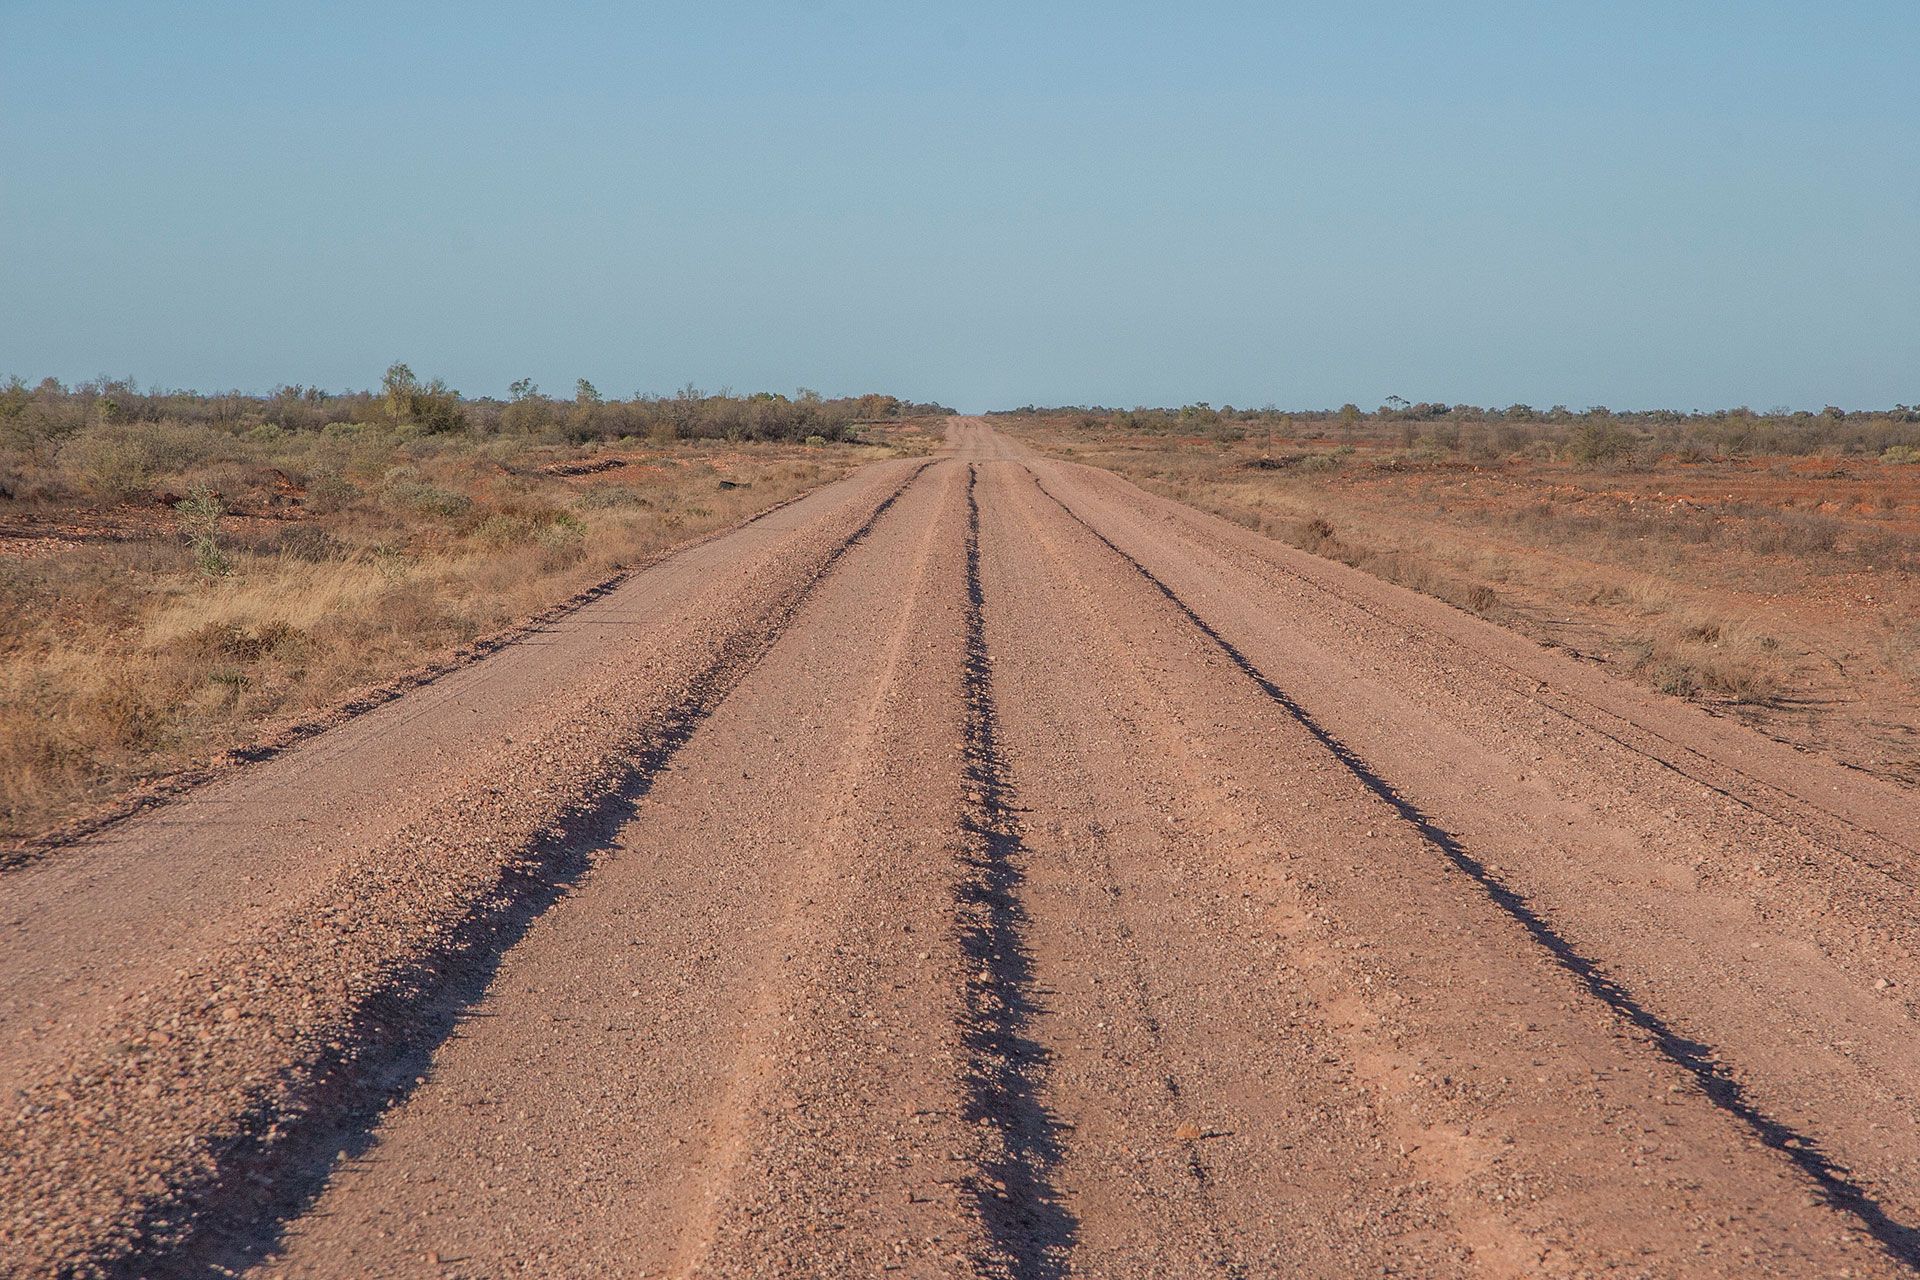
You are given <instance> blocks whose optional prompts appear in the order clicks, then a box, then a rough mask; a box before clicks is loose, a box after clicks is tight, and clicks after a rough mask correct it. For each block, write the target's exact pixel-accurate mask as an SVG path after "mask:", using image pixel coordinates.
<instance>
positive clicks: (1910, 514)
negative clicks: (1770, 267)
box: [996, 415, 1920, 782]
mask: <svg viewBox="0 0 1920 1280" xmlns="http://www.w3.org/2000/svg"><path fill="white" fill-rule="evenodd" d="M1089 416H1090V415H1073V416H1068V415H1059V416H1055V417H1052V418H1031V417H1029V418H1017V417H1016V418H1007V419H1000V420H998V421H997V423H996V425H1000V426H1002V427H1003V428H1007V429H1012V430H1015V431H1016V432H1018V433H1019V434H1021V435H1022V436H1024V437H1025V438H1027V439H1028V440H1029V441H1031V442H1032V443H1034V444H1035V445H1037V446H1039V447H1041V448H1043V449H1046V450H1047V451H1049V452H1052V453H1054V454H1056V455H1058V456H1066V457H1073V458H1075V459H1077V460H1080V461H1083V462H1090V463H1093V464H1095V465H1099V466H1103V467H1108V468H1110V469H1112V470H1115V471H1117V472H1119V473H1121V474H1123V475H1125V476H1127V477H1128V478H1129V479H1132V480H1133V481H1134V482H1136V483H1138V484H1141V485H1142V486H1144V487H1146V488H1148V489H1150V490H1153V491H1155V492H1158V493H1161V494H1164V495H1166V496H1168V497H1171V498H1175V499H1177V500H1179V501H1182V502H1185V503H1188V504H1190V505H1192V506H1196V507H1199V508H1201V509H1203V510H1207V511H1211V512H1214V513H1215V514H1218V515H1220V516H1223V517H1225V518H1227V519H1229V520H1233V521H1234V522H1236V523H1238V524H1241V525H1244V526H1246V527H1248V528H1251V529H1256V530H1259V531H1260V532H1262V533H1265V534H1267V535H1268V536H1270V537H1273V538H1276V539H1278V540H1281V541H1284V542H1288V543H1291V544H1292V545H1294V546H1297V547H1300V548H1302V549H1303V550H1306V551H1309V552H1312V553H1314V554H1316V555H1321V556H1326V557H1328V558H1330V559H1335V560H1339V561H1342V562H1344V563H1347V564H1350V565H1353V566H1354V567H1356V568H1359V569H1361V570H1363V571H1365V572H1368V573H1371V574H1374V575H1375V576H1377V577H1380V578H1383V579H1386V580H1387V581H1390V582H1395V583H1398V584H1400V585H1403V586H1407V587H1410V588H1412V589H1414V590H1417V591H1421V592H1423V593H1425V594H1427V595H1431V596H1435V597H1437V598H1439V599H1442V600H1445V601H1447V602H1448V603H1450V604H1453V605H1455V606H1457V607H1459V608H1462V609H1465V610H1467V611H1469V612H1472V613H1475V614H1478V615H1480V616H1482V617H1485V618H1488V619H1490V620H1492V621H1495V622H1498V623H1501V624H1503V625H1506V626H1509V627H1512V628H1513V629H1515V630H1518V631H1520V632H1522V633H1524V634H1527V635H1530V636H1532V637H1534V638H1536V639H1538V640H1541V641H1543V642H1545V643H1548V644H1552V645H1556V646H1559V647H1562V648H1565V649H1567V650H1569V651H1571V652H1573V653H1575V654H1576V655H1577V656H1579V657H1581V658H1585V659H1590V660H1594V661H1599V662H1604V663H1606V664H1607V665H1609V666H1610V667H1611V668H1613V669H1614V670H1616V671H1618V672H1620V673H1621V674H1624V675H1626V676H1629V677H1631V678H1633V679H1636V680H1639V681H1641V682H1643V683H1645V684H1647V685H1649V686H1651V687H1653V688H1657V689H1659V690H1661V691H1663V692H1666V693H1669V694H1672V695H1675V696H1678V697H1684V698H1688V699H1692V700H1694V701H1697V702H1700V703H1702V704H1705V705H1707V706H1709V707H1712V708H1715V709H1717V710H1720V711H1723V712H1724V713H1727V714H1731V715H1737V716H1739V717H1740V718H1742V719H1744V720H1747V721H1749V722H1751V723H1754V724H1756V725H1758V726H1760V727H1762V728H1764V729H1765V730H1766V731H1768V732H1770V733H1773V734H1775V735H1776V736H1779V737H1782V738H1785V739H1787V740H1789V741H1792V742H1794V743H1796V744H1798V745H1803V746H1807V747H1813V748H1818V749H1821V750H1825V751H1828V752H1830V753H1831V754H1834V755H1836V756H1837V757H1839V758H1841V759H1844V760H1846V761H1847V762H1848V763H1850V764H1855V765H1858V766H1859V767H1862V768H1866V769H1869V770H1872V771H1873V772H1876V773H1880V774H1882V775H1883V776H1888V777H1893V778H1899V779H1903V780H1906V781H1909V782H1915V781H1920V706H1917V703H1920V699H1916V696H1915V695H1916V694H1920V585H1917V580H1920V467H1915V466H1913V465H1912V464H1911V463H1910V462H1908V461H1906V460H1905V458H1904V455H1898V454H1895V455H1891V456H1888V457H1886V458H1884V459H1883V458H1880V457H1869V458H1863V459H1851V460H1848V461H1846V462H1845V463H1844V464H1842V463H1839V462H1836V461H1835V460H1834V459H1831V458H1817V457H1816V458H1806V457H1744V458H1737V459H1727V458H1714V457H1711V456H1708V455H1706V454H1704V453H1697V452H1696V453H1693V454H1690V455H1688V456H1687V457H1684V458H1683V457H1672V458H1665V459H1658V460H1655V461H1652V462H1649V461H1646V460H1644V459H1642V460H1639V461H1637V462H1635V463H1634V464H1633V465H1630V466H1629V465H1618V466H1610V465H1584V464H1581V463H1578V462H1575V461H1571V460H1568V459H1566V458H1561V457H1545V456H1536V455H1533V454H1522V455H1509V456H1504V457H1488V458H1485V459H1482V460H1480V461H1474V460H1472V459H1470V458H1468V457H1466V456H1464V455H1463V454H1462V453H1460V452H1457V451H1456V452H1445V451H1441V450H1436V449H1433V448H1430V447H1425V446H1423V445H1421V444H1415V445H1414V446H1411V447H1409V446H1407V445H1406V444H1405V443H1404V442H1403V441H1401V440H1398V439H1394V438H1384V437H1381V438H1373V439H1369V438H1367V437H1366V435H1365V434H1364V432H1363V431H1359V430H1356V431H1355V432H1353V433H1351V435H1350V436H1349V438H1348V439H1346V440H1345V441H1344V442H1336V441H1335V440H1332V439H1326V438H1301V439H1274V440H1271V441H1269V440H1268V439H1267V438H1266V437H1265V436H1264V435H1256V436H1251V437H1246V436H1242V437H1239V438H1235V435H1234V433H1231V432H1223V433H1215V434H1212V435H1209V436H1196V435H1187V436H1178V435H1172V434H1167V433H1155V432H1149V431H1143V430H1137V429H1136V430H1128V429H1126V428H1125V426H1124V424H1120V425H1116V424H1115V423H1114V422H1111V421H1106V420H1100V419H1097V418H1095V419H1094V420H1093V421H1091V422H1089V421H1088V418H1089Z"/></svg>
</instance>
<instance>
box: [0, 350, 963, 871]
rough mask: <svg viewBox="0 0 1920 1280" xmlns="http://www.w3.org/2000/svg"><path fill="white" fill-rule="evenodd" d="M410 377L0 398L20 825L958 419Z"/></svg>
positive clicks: (355, 695)
mask: <svg viewBox="0 0 1920 1280" xmlns="http://www.w3.org/2000/svg"><path fill="white" fill-rule="evenodd" d="M396 368H400V367H398V366H397V367H396ZM401 372H402V373H405V371H404V369H401ZM394 381H398V382H399V383H400V386H399V391H398V394H397V395H396V394H388V395H378V396H376V395H371V394H363V395H358V396H327V395H324V394H321V393H317V392H309V391H306V390H305V389H302V388H285V389H282V391H281V392H278V393H276V394H275V395H274V396H270V397H245V396H238V395H230V396H220V397H214V396H194V395H189V394H184V393H181V394H171V395H161V394H148V395H140V394H138V393H136V392H134V391H133V390H132V389H131V387H130V386H129V385H128V384H115V383H96V384H88V385H86V386H83V387H79V388H73V389H68V388H64V387H59V386H58V385H57V384H42V385H41V386H40V387H39V388H37V389H34V390H28V389H26V388H25V387H23V386H21V385H20V384H19V383H17V382H16V383H15V384H14V385H13V386H12V387H11V388H8V389H6V391H5V392H4V393H0V600H4V601H5V608H4V610H0V843H10V844H12V845H13V846H14V847H16V848H18V847H19V846H20V845H21V844H22V843H23V842H28V841H32V840H35V839H39V838H44V837H45V836H46V835H47V833H48V832H50V831H52V830H53V829H55V828H56V827H57V826H58V824H60V823H62V822H73V821H76V820H84V819H85V817H86V816H88V815H91V814H95V813H98V812H101V811H102V806H103V805H105V806H108V807H109V808H111V806H112V803H113V802H114V800H115V798H116V797H117V798H119V799H120V800H121V801H126V800H130V799H133V798H137V796H138V795H140V794H141V793H142V791H143V790H151V789H153V788H156V787H166V786H168V785H173V784H177V783H178V782H180V781H182V780H183V779H187V778H191V777H193V776H199V775H200V774H201V773H203V772H204V771H205V769H206V768H207V767H208V766H209V765H210V764H213V763H216V762H217V761H219V760H220V759H221V758H223V757H225V756H226V755H227V754H228V753H231V752H234V751H236V750H246V749H248V748H249V747H256V746H259V745H261V744H263V743H266V742H270V741H272V740H275V739H276V738H278V737H284V736H285V735H287V734H290V733H298V732H299V731H300V729H301V728H302V726H304V725H310V724H313V723H321V722H324V721H325V720H326V719H327V718H328V717H329V716H332V715H335V714H337V713H338V712H339V710H340V708H341V707H342V706H344V705H346V704H348V703H351V702H353V701H354V700H356V699H359V698H362V697H364V696H365V695H366V693H367V692H368V691H369V690H371V689H373V688H376V687H378V686H380V685H382V684H383V682H389V681H393V680H395V679H398V678H402V677H406V676H408V675H409V674H410V673H419V672H421V671H422V670H423V669H431V668H432V667H434V666H435V665H436V664H441V663H444V662H446V661H448V660H450V659H453V658H455V657H457V656H458V655H459V654H461V653H462V652H463V651H471V650H472V649H473V648H474V647H475V645H476V643H477V642H481V641H483V639H484V638H486V637H488V636H490V635H494V634H496V633H499V632H501V631H502V630H503V629H507V628H511V627H513V626H515V625H516V624H519V623H522V622H524V621H525V620H527V619H529V618H532V617H534V616H536V615H538V614H540V613H542V612H543V611H545V610H548V609H551V608H553V607H555V606H558V605H561V604H562V603H563V602H566V601H568V600H569V599H571V598H572V597H574V596H576V595H577V594H578V593H580V592H581V591H583V590H585V589H587V588H589V587H591V586H593V585H594V584H597V583H601V582H604V581H605V580H607V579H608V578H610V577H612V576H614V575H617V574H618V573H620V572H621V571H622V570H624V569H626V568H627V567H629V566H632V565H635V564H637V563H640V562H642V561H644V560H646V559H647V558H648V557H650V556H654V555H656V554H658V553H660V552H661V551H663V550H664V549H666V548H669V547H671V546H673V545H676V544H678V543H681V542H684V541H686V540H688V539H691V538H696V537H699V536H701V535H703V534H706V533H709V532H711V531H714V530H717V529H720V528H723V527H725V526H727V525H729V524H732V523H735V522H737V521H739V520H741V519H743V518H746V517H748V516H751V515H753V514H755V513H756V512H759V511H762V510H765V509H767V508H768V507H771V506H774V505H776V504H778V503H781V502H784V501H786V500H788V499H790V498H792V497H794V496H795V495H797V494H799V493H801V492H803V491H805V490H807V489H809V488H812V487H814V486H817V485H819V484H822V483H825V482H827V481H830V480H832V479H834V478H836V477H837V476H839V475H842V474H844V473H845V472H846V471H848V470H850V469H852V468H853V467H854V466H857V465H859V464H860V463H861V462H863V461H866V460H870V459H873V458H876V457H884V456H890V455H893V454H897V453H900V452H921V451H925V450H927V449H930V448H931V447H932V444H933V442H934V441H936V440H937V438H938V435H939V426H938V420H937V419H926V418H921V419H917V420H916V419H915V418H913V417H911V416H910V410H911V407H910V406H904V405H902V404H901V403H900V402H898V401H893V400H891V399H890V398H885V397H869V398H868V399H867V400H866V401H864V402H862V401H826V400H821V399H819V398H817V397H808V396H804V395H803V396H801V397H798V398H796V399H793V400H789V399H787V398H786V397H772V396H762V397H745V398H741V397H732V396H702V395H699V394H698V393H695V392H692V391H690V390H689V391H686V392H682V393H681V395H679V396H677V397H674V398H673V399H670V400H657V401H633V402H625V403H622V402H606V401H603V400H601V399H600V398H599V397H598V396H597V395H593V394H590V393H591V388H584V384H583V390H582V393H581V394H580V395H577V396H576V397H575V398H574V399H573V400H571V401H554V400H548V399H546V398H544V397H539V396H538V393H537V392H533V391H531V389H530V388H529V387H527V386H526V385H525V384H522V385H521V386H520V387H517V388H516V392H517V393H518V394H516V397H515V399H514V400H512V401H509V402H485V401H481V402H474V401H465V400H461V399H460V398H459V397H457V396H455V395H453V393H451V392H448V391H447V390H446V389H445V388H444V387H440V386H438V384H431V383H430V384H426V385H425V386H422V385H421V384H419V383H418V382H417V380H412V378H411V374H406V375H405V377H404V378H401V379H395V378H393V377H392V375H390V384H391V383H392V382H394ZM409 381H411V383H412V385H411V387H409V386H408V385H407V384H408V382H409ZM392 391H393V388H392V386H391V385H390V386H389V392H390V393H391V392H392ZM434 396H439V397H440V399H439V401H438V402H437V403H436V402H435V401H434V400H433V399H432V398H431V397H434ZM863 413H865V414H878V415H881V416H880V418H879V420H877V421H862V419H861V415H862V414H863ZM923 428H924V429H923Z"/></svg>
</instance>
